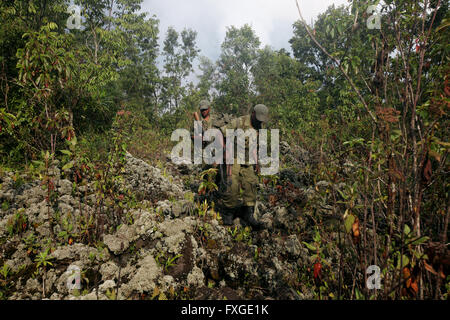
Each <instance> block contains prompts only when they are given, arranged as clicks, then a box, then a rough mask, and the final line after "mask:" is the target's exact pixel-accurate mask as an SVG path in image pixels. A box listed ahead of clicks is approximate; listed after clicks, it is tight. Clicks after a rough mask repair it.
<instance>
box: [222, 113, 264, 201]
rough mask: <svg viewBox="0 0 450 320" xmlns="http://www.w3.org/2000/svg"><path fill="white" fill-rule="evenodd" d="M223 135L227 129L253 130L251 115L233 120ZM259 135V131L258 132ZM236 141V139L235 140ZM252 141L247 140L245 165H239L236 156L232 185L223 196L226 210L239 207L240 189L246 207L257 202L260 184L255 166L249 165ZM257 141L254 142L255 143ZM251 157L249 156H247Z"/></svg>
mask: <svg viewBox="0 0 450 320" xmlns="http://www.w3.org/2000/svg"><path fill="white" fill-rule="evenodd" d="M220 129H221V130H222V134H223V136H224V137H226V129H235V130H236V129H242V130H243V131H244V132H245V131H246V130H248V129H253V127H252V125H251V121H250V115H246V116H242V117H239V118H236V119H234V120H232V121H231V122H230V123H229V124H227V125H225V126H223V127H221V128H220ZM256 133H257V131H256ZM235 140H236V139H235ZM249 140H250V139H246V144H245V155H246V159H245V160H246V161H245V163H244V164H239V163H238V161H237V155H236V154H235V157H234V163H233V166H232V171H231V184H230V185H229V187H228V188H227V190H226V191H225V193H224V194H223V198H222V204H223V205H224V206H225V207H226V208H235V207H237V206H239V204H240V201H239V198H240V197H239V194H240V188H242V191H243V195H242V198H243V204H244V206H254V205H255V202H256V185H257V183H258V177H257V176H256V174H255V170H254V168H253V164H250V163H249V160H248V159H249V156H250V155H249V154H250V150H249V149H250V148H249V145H250V141H249ZM254 142H255V141H252V143H254ZM247 155H249V156H247Z"/></svg>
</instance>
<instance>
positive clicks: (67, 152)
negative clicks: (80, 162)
mask: <svg viewBox="0 0 450 320" xmlns="http://www.w3.org/2000/svg"><path fill="white" fill-rule="evenodd" d="M59 152H61V153H63V154H66V155H68V156H71V155H72V152H70V151H69V150H59Z"/></svg>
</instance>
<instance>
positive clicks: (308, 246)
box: [303, 241, 317, 251]
mask: <svg viewBox="0 0 450 320" xmlns="http://www.w3.org/2000/svg"><path fill="white" fill-rule="evenodd" d="M303 244H304V245H305V246H306V247H307V248H308V249H309V250H312V251H317V248H316V247H315V246H313V245H311V244H309V243H308V242H305V241H303Z"/></svg>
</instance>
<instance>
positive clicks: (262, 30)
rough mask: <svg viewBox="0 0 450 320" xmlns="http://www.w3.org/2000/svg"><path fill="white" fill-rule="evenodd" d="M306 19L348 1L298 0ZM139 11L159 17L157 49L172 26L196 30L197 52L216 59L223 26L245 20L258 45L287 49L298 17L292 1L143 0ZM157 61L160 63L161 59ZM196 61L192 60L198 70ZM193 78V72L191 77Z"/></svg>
mask: <svg viewBox="0 0 450 320" xmlns="http://www.w3.org/2000/svg"><path fill="white" fill-rule="evenodd" d="M298 2H299V5H300V8H301V9H302V14H303V17H304V18H305V20H306V21H307V22H308V23H310V21H311V19H315V18H316V17H317V15H318V14H319V13H322V12H324V11H325V10H326V9H327V8H328V6H330V5H332V4H335V5H336V6H339V5H342V4H347V3H348V1H347V0H298ZM142 10H143V11H145V12H148V13H149V14H150V15H153V14H154V15H156V17H157V18H158V19H159V30H160V31H159V38H160V40H159V42H160V48H162V43H163V41H164V38H165V34H166V32H167V28H168V27H169V26H172V27H174V28H175V30H177V31H178V32H181V31H182V30H183V29H184V28H191V29H193V30H194V31H197V46H198V48H199V49H200V50H201V51H200V55H203V56H206V57H208V58H210V59H211V60H212V61H216V60H217V58H218V57H219V55H220V46H221V44H222V42H223V40H224V38H225V33H226V28H227V27H229V26H232V25H233V26H235V27H241V26H243V25H244V24H246V23H248V24H249V25H251V26H252V28H253V30H254V31H255V33H256V35H257V36H258V37H259V40H260V41H261V47H264V46H265V45H270V46H271V47H273V48H274V49H276V50H278V49H281V48H285V49H287V50H289V51H291V50H290V45H289V42H288V41H289V39H291V38H292V35H293V33H292V24H293V23H294V22H295V21H297V20H298V19H299V15H298V11H297V7H296V5H295V0H144V2H143V5H142ZM159 63H162V61H160V62H159ZM197 63H198V60H197V61H196V62H194V65H195V71H194V73H195V74H197V73H198V69H197ZM193 77H195V76H194V75H192V76H191V77H190V78H191V79H192V78H193Z"/></svg>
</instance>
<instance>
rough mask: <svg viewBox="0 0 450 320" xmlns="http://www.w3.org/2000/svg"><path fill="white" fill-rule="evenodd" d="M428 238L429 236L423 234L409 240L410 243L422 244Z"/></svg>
mask: <svg viewBox="0 0 450 320" xmlns="http://www.w3.org/2000/svg"><path fill="white" fill-rule="evenodd" d="M428 240H430V237H427V236H423V237H420V238H418V239H416V240H414V241H413V242H411V244H413V245H418V244H422V243H424V242H427V241H428Z"/></svg>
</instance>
